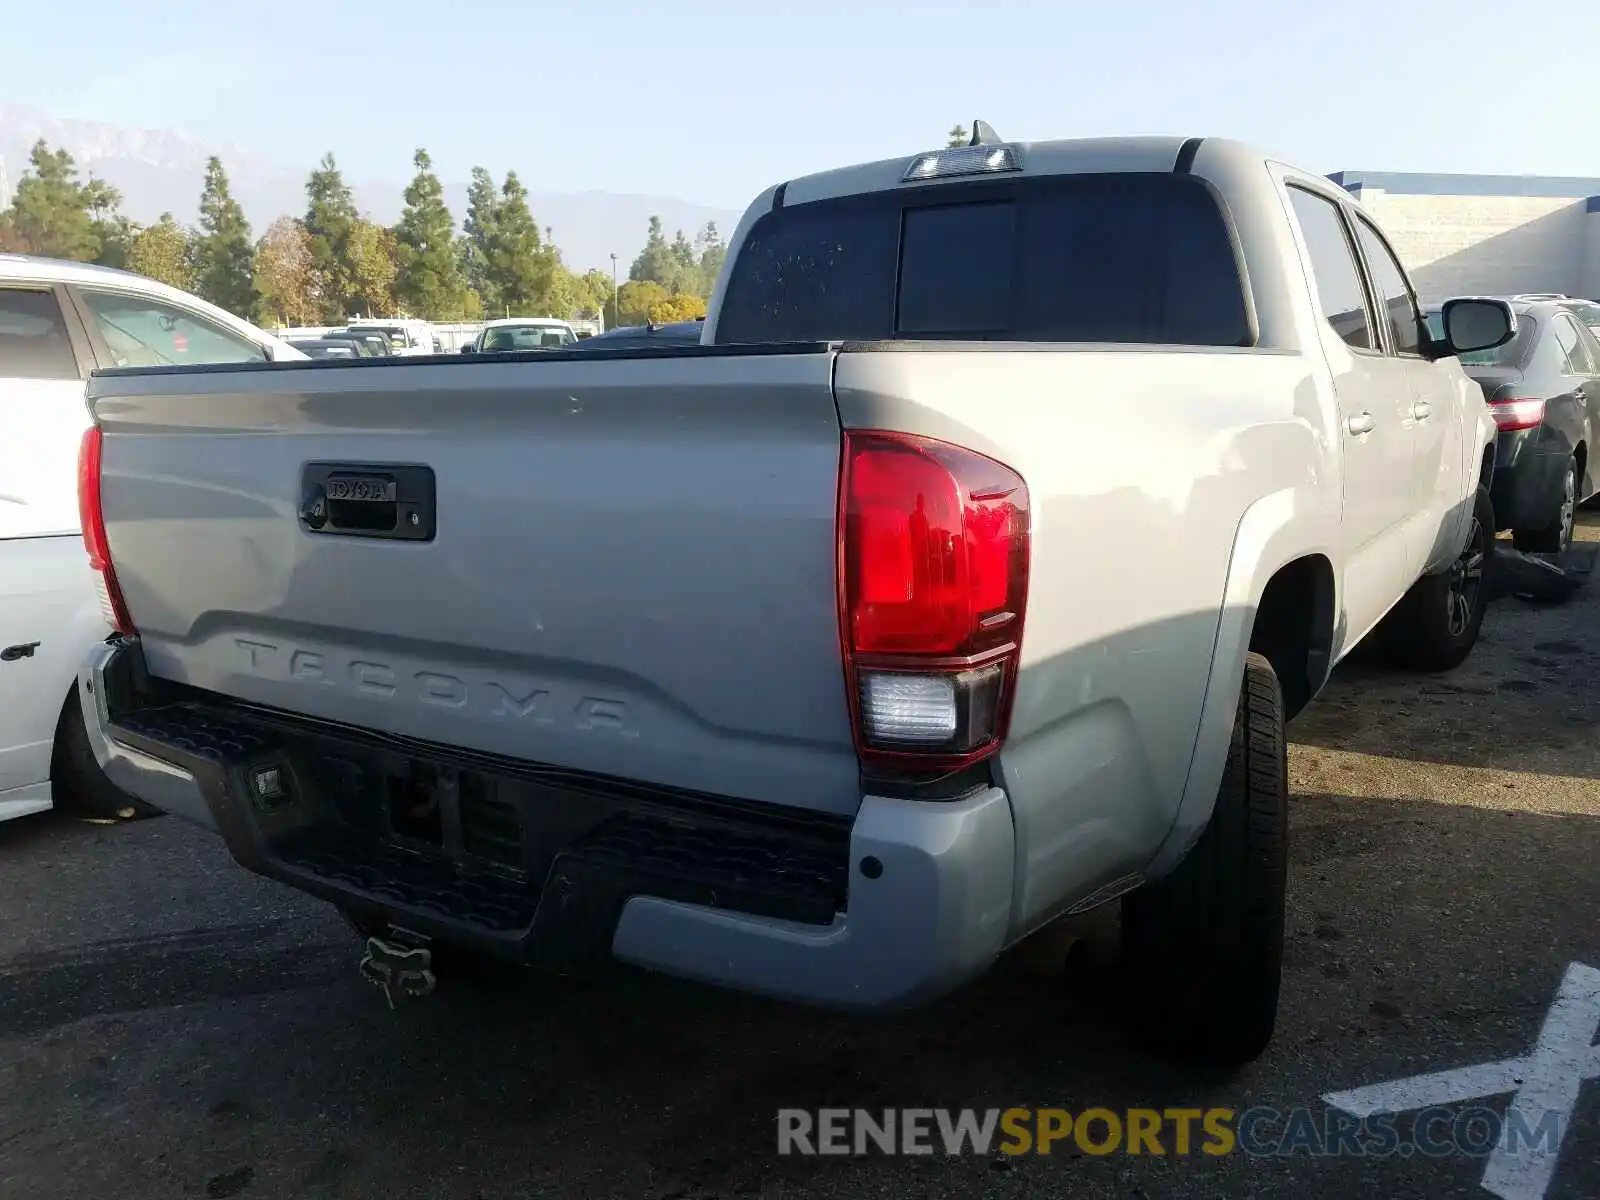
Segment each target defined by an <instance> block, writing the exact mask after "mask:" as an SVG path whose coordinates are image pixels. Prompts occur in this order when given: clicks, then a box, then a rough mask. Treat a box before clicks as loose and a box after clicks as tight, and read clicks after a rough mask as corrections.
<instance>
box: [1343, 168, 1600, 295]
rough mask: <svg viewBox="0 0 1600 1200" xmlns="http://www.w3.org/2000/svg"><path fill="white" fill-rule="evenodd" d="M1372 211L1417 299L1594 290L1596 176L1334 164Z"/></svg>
mask: <svg viewBox="0 0 1600 1200" xmlns="http://www.w3.org/2000/svg"><path fill="white" fill-rule="evenodd" d="M1328 178H1330V179H1332V180H1333V181H1334V182H1335V183H1337V184H1339V185H1340V186H1341V187H1343V188H1345V189H1346V190H1347V191H1348V192H1350V193H1351V194H1352V195H1353V196H1355V197H1356V198H1357V199H1358V200H1359V201H1360V202H1361V203H1362V205H1363V206H1365V207H1366V208H1369V209H1371V210H1372V213H1373V215H1374V216H1375V217H1377V219H1378V221H1379V222H1380V223H1381V224H1382V225H1383V228H1384V231H1385V232H1387V233H1388V235H1389V237H1390V238H1391V239H1392V240H1393V241H1394V248H1395V252H1396V253H1398V254H1399V255H1400V257H1401V259H1402V260H1403V261H1404V262H1405V264H1406V267H1407V268H1408V269H1409V270H1410V271H1411V273H1412V276H1413V278H1414V279H1415V280H1416V285H1417V290H1418V291H1419V292H1420V293H1421V294H1422V297H1423V299H1425V300H1438V299H1443V298H1444V297H1446V296H1451V295H1462V294H1467V293H1474V292H1476V293H1487V294H1490V295H1505V294H1511V293H1515V292H1565V293H1566V294H1568V295H1571V296H1587V297H1597V296H1600V179H1578V178H1564V177H1558V176H1542V175H1423V174H1413V173H1409V172H1396V171H1336V172H1334V173H1333V174H1332V175H1330V176H1329V177H1328Z"/></svg>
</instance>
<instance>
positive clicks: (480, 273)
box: [457, 167, 501, 313]
mask: <svg viewBox="0 0 1600 1200" xmlns="http://www.w3.org/2000/svg"><path fill="white" fill-rule="evenodd" d="M499 209H500V193H499V191H498V190H497V189H496V188H495V186H494V177H493V176H491V175H490V174H489V172H488V171H486V170H484V169H483V168H482V167H473V168H472V182H471V183H469V184H468V185H467V216H466V220H464V221H463V222H462V223H461V240H460V242H459V245H458V248H457V257H458V259H459V261H460V263H461V271H462V274H463V275H465V276H466V279H467V286H468V287H470V288H471V289H472V290H473V291H474V292H476V293H478V295H479V297H480V298H481V299H482V301H483V307H484V310H485V311H486V312H490V313H494V312H498V311H500V308H501V304H500V297H499V296H498V294H496V292H495V290H494V281H493V280H492V279H490V277H489V259H490V253H491V246H492V243H493V241H494V238H495V233H496V229H497V228H498V225H497V214H498V212H499Z"/></svg>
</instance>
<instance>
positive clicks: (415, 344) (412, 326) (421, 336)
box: [345, 317, 439, 355]
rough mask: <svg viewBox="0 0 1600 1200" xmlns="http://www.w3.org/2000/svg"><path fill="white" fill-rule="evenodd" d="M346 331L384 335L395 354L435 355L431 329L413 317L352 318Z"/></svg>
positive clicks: (437, 350) (434, 343)
mask: <svg viewBox="0 0 1600 1200" xmlns="http://www.w3.org/2000/svg"><path fill="white" fill-rule="evenodd" d="M345 328H346V329H347V330H354V329H361V330H366V329H372V330H377V331H379V332H382V333H383V334H385V335H386V336H387V337H388V339H389V345H390V347H391V348H392V349H393V350H394V352H395V353H396V354H401V355H419V354H437V353H438V352H439V345H438V342H437V341H436V340H435V338H434V336H433V327H432V326H431V325H429V324H428V322H426V321H423V320H419V319H417V318H415V317H353V318H351V319H350V320H349V321H347V322H345Z"/></svg>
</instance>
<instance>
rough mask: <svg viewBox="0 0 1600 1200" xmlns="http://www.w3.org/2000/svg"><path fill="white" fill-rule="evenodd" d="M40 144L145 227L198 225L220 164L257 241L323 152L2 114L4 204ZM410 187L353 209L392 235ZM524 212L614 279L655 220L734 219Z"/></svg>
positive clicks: (549, 207) (539, 203) (463, 188)
mask: <svg viewBox="0 0 1600 1200" xmlns="http://www.w3.org/2000/svg"><path fill="white" fill-rule="evenodd" d="M40 138H43V139H44V140H45V141H46V142H48V143H49V144H50V146H51V147H52V148H59V149H64V150H66V151H67V152H68V153H69V154H71V155H72V157H73V158H74V159H75V160H76V162H77V164H78V167H79V169H80V170H81V171H83V172H84V173H89V172H93V173H94V174H95V175H97V176H99V177H100V178H101V179H104V180H105V181H106V182H107V183H109V184H111V185H112V186H113V187H115V188H116V189H117V190H118V191H120V192H121V193H122V212H123V213H125V214H126V215H127V216H129V217H132V218H133V219H134V220H135V221H140V222H144V223H148V222H151V221H154V220H155V219H156V218H157V217H159V216H160V215H161V214H162V213H163V212H170V213H171V214H172V215H173V216H174V217H176V218H177V219H178V220H180V221H183V222H185V223H190V222H193V221H194V220H195V218H196V216H197V215H198V211H199V203H200V184H201V181H202V179H203V178H204V175H205V166H206V159H207V158H209V157H210V156H211V155H213V154H214V155H216V156H217V157H218V158H220V159H221V160H222V164H223V166H224V167H225V168H227V171H228V179H229V181H230V183H231V184H232V186H233V194H234V196H235V197H236V198H237V199H238V201H239V203H240V204H241V205H243V207H244V211H245V215H246V216H247V217H249V219H250V224H251V227H252V229H253V230H254V232H255V235H256V236H257V237H259V236H260V235H261V234H262V233H263V232H264V231H265V230H266V227H267V226H268V225H269V224H271V223H272V222H273V221H275V220H276V219H277V218H279V217H281V216H286V215H295V216H298V215H299V214H300V213H302V212H304V211H305V204H306V201H305V182H306V176H307V175H308V174H310V172H311V169H312V167H313V166H314V165H315V162H316V159H317V158H320V157H321V154H322V150H321V149H320V148H313V147H309V146H308V147H307V159H306V161H305V162H303V163H298V164H284V163H278V162H271V161H268V160H267V159H265V158H262V157H261V156H260V155H257V154H251V153H248V152H246V151H243V150H240V149H238V148H236V147H232V146H226V145H211V144H207V143H205V142H202V141H200V140H199V139H197V138H195V137H192V136H191V135H189V134H187V133H184V132H182V131H180V130H175V129H122V128H118V127H117V126H114V125H102V124H98V123H96V122H92V121H70V120H61V119H58V118H55V117H51V116H48V115H47V114H44V113H41V112H37V111H35V110H33V109H28V108H20V107H0V204H9V203H10V195H11V192H12V191H14V190H15V188H16V185H17V183H18V181H19V180H20V179H21V178H22V174H23V172H24V171H25V170H26V169H27V166H28V153H29V151H30V150H32V149H33V145H34V143H35V142H37V141H38V140H39V139H40ZM407 182H408V178H403V179H395V180H361V179H350V186H351V190H352V191H353V192H354V193H355V197H356V203H357V204H358V205H360V207H361V209H362V210H363V212H365V213H366V214H367V215H368V216H369V217H371V218H372V219H373V220H375V221H380V222H382V223H383V224H385V225H391V224H393V223H394V222H395V221H396V220H398V219H399V217H400V209H401V206H402V205H403V203H404V199H403V197H402V193H403V192H404V191H405V187H406V183H407ZM444 193H445V202H446V203H447V204H449V206H450V212H451V213H452V215H454V216H455V218H456V220H457V222H459V221H460V220H461V218H462V217H463V216H464V215H465V213H466V208H467V185H466V183H464V182H446V183H445V185H444ZM528 205H529V207H530V208H531V209H532V211H533V215H534V219H535V220H537V221H538V222H539V225H540V226H541V228H542V227H544V226H549V227H550V228H551V230H553V232H554V235H555V241H556V244H557V245H558V246H560V247H561V253H562V256H563V257H564V258H565V260H566V262H567V265H568V266H569V267H572V268H573V269H575V270H578V271H585V270H588V269H589V268H591V267H596V268H599V269H600V270H603V271H606V272H608V273H609V272H610V270H611V255H612V254H615V255H616V256H617V259H618V267H619V270H620V271H622V272H623V273H626V271H627V269H628V265H629V264H630V263H631V262H632V261H633V259H634V256H635V255H637V254H638V253H639V251H640V249H641V248H642V247H643V246H644V239H645V229H646V227H647V225H648V224H649V220H650V218H651V216H659V217H660V218H661V224H662V226H663V227H664V228H665V229H666V231H667V235H668V236H669V237H670V236H671V235H672V233H673V232H674V231H675V230H678V229H682V230H683V231H684V233H686V234H688V235H689V236H690V237H693V236H694V234H695V231H696V230H698V229H700V228H701V227H702V226H704V225H705V223H706V222H707V221H715V222H717V224H718V225H719V226H720V227H721V229H722V231H723V234H724V236H726V235H727V234H729V233H732V232H733V226H734V224H735V223H736V222H737V221H738V219H739V214H738V213H737V212H734V211H731V210H728V209H720V208H711V207H709V206H707V205H703V204H694V203H691V202H689V201H687V200H680V199H677V198H676V197H672V196H648V195H618V194H616V193H613V192H532V193H530V194H529V197H528Z"/></svg>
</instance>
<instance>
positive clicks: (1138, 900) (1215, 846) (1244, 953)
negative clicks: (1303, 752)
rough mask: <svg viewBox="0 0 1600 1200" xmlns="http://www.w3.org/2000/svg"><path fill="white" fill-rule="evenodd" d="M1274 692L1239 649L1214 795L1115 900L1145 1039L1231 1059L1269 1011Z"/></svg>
mask: <svg viewBox="0 0 1600 1200" xmlns="http://www.w3.org/2000/svg"><path fill="white" fill-rule="evenodd" d="M1283 725H1284V718H1283V693H1282V691H1281V689H1280V688H1279V686H1278V677H1277V676H1276V675H1275V674H1274V673H1273V670H1272V666H1271V664H1270V663H1268V662H1267V660H1266V659H1265V658H1263V657H1262V656H1261V655H1259V654H1251V655H1249V656H1248V657H1247V658H1246V659H1245V668H1244V686H1243V687H1242V688H1241V690H1240V693H1239V707H1238V710H1237V712H1236V714H1235V716H1234V723H1233V741H1232V744H1231V745H1230V747H1229V750H1228V762H1227V766H1226V767H1225V768H1224V770H1223V774H1222V786H1221V787H1220V788H1219V789H1218V792H1217V802H1216V807H1215V808H1214V809H1213V810H1212V813H1211V821H1210V823H1209V824H1208V825H1207V826H1206V829H1205V832H1204V833H1203V834H1202V835H1201V837H1200V840H1199V842H1198V843H1196V844H1195V847H1194V849H1193V850H1191V851H1190V852H1189V855H1188V857H1187V858H1185V859H1184V860H1183V862H1182V864H1180V865H1179V867H1178V869H1177V870H1176V871H1174V872H1173V873H1172V874H1171V875H1169V876H1167V877H1166V878H1165V879H1162V880H1158V881H1157V882H1155V883H1152V884H1148V885H1146V886H1145V887H1144V888H1141V889H1140V890H1139V891H1137V892H1134V893H1133V894H1132V895H1130V896H1128V897H1126V898H1125V899H1124V900H1123V902H1122V948H1123V960H1124V963H1125V964H1126V966H1127V968H1128V982H1129V984H1130V985H1131V988H1132V992H1131V995H1130V1000H1131V1005H1130V1008H1131V1011H1132V1012H1133V1014H1134V1016H1135V1019H1136V1020H1137V1022H1138V1024H1139V1032H1140V1034H1141V1036H1142V1038H1143V1040H1145V1041H1146V1042H1148V1043H1149V1044H1150V1045H1152V1046H1153V1047H1154V1048H1156V1049H1159V1050H1163V1051H1165V1052H1167V1053H1171V1054H1176V1055H1180V1056H1182V1057H1186V1058H1199V1059H1205V1060H1210V1061H1213V1062H1219V1063H1224V1064H1227V1065H1238V1064H1241V1063H1246V1062H1249V1061H1251V1060H1252V1059H1254V1058H1256V1057H1257V1056H1258V1055H1260V1053H1261V1052H1262V1051H1263V1050H1264V1049H1266V1046H1267V1043H1268V1042H1269V1041H1271V1039H1272V1031H1273V1028H1274V1026H1275V1025H1276V1023H1277V1014H1278V987H1279V980H1280V977H1281V974H1282V968H1283V925H1284V898H1285V893H1286V881H1287V875H1288V840H1289V782H1288V781H1289V769H1288V762H1287V757H1286V755H1287V751H1286V749H1285V742H1284V734H1283Z"/></svg>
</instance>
